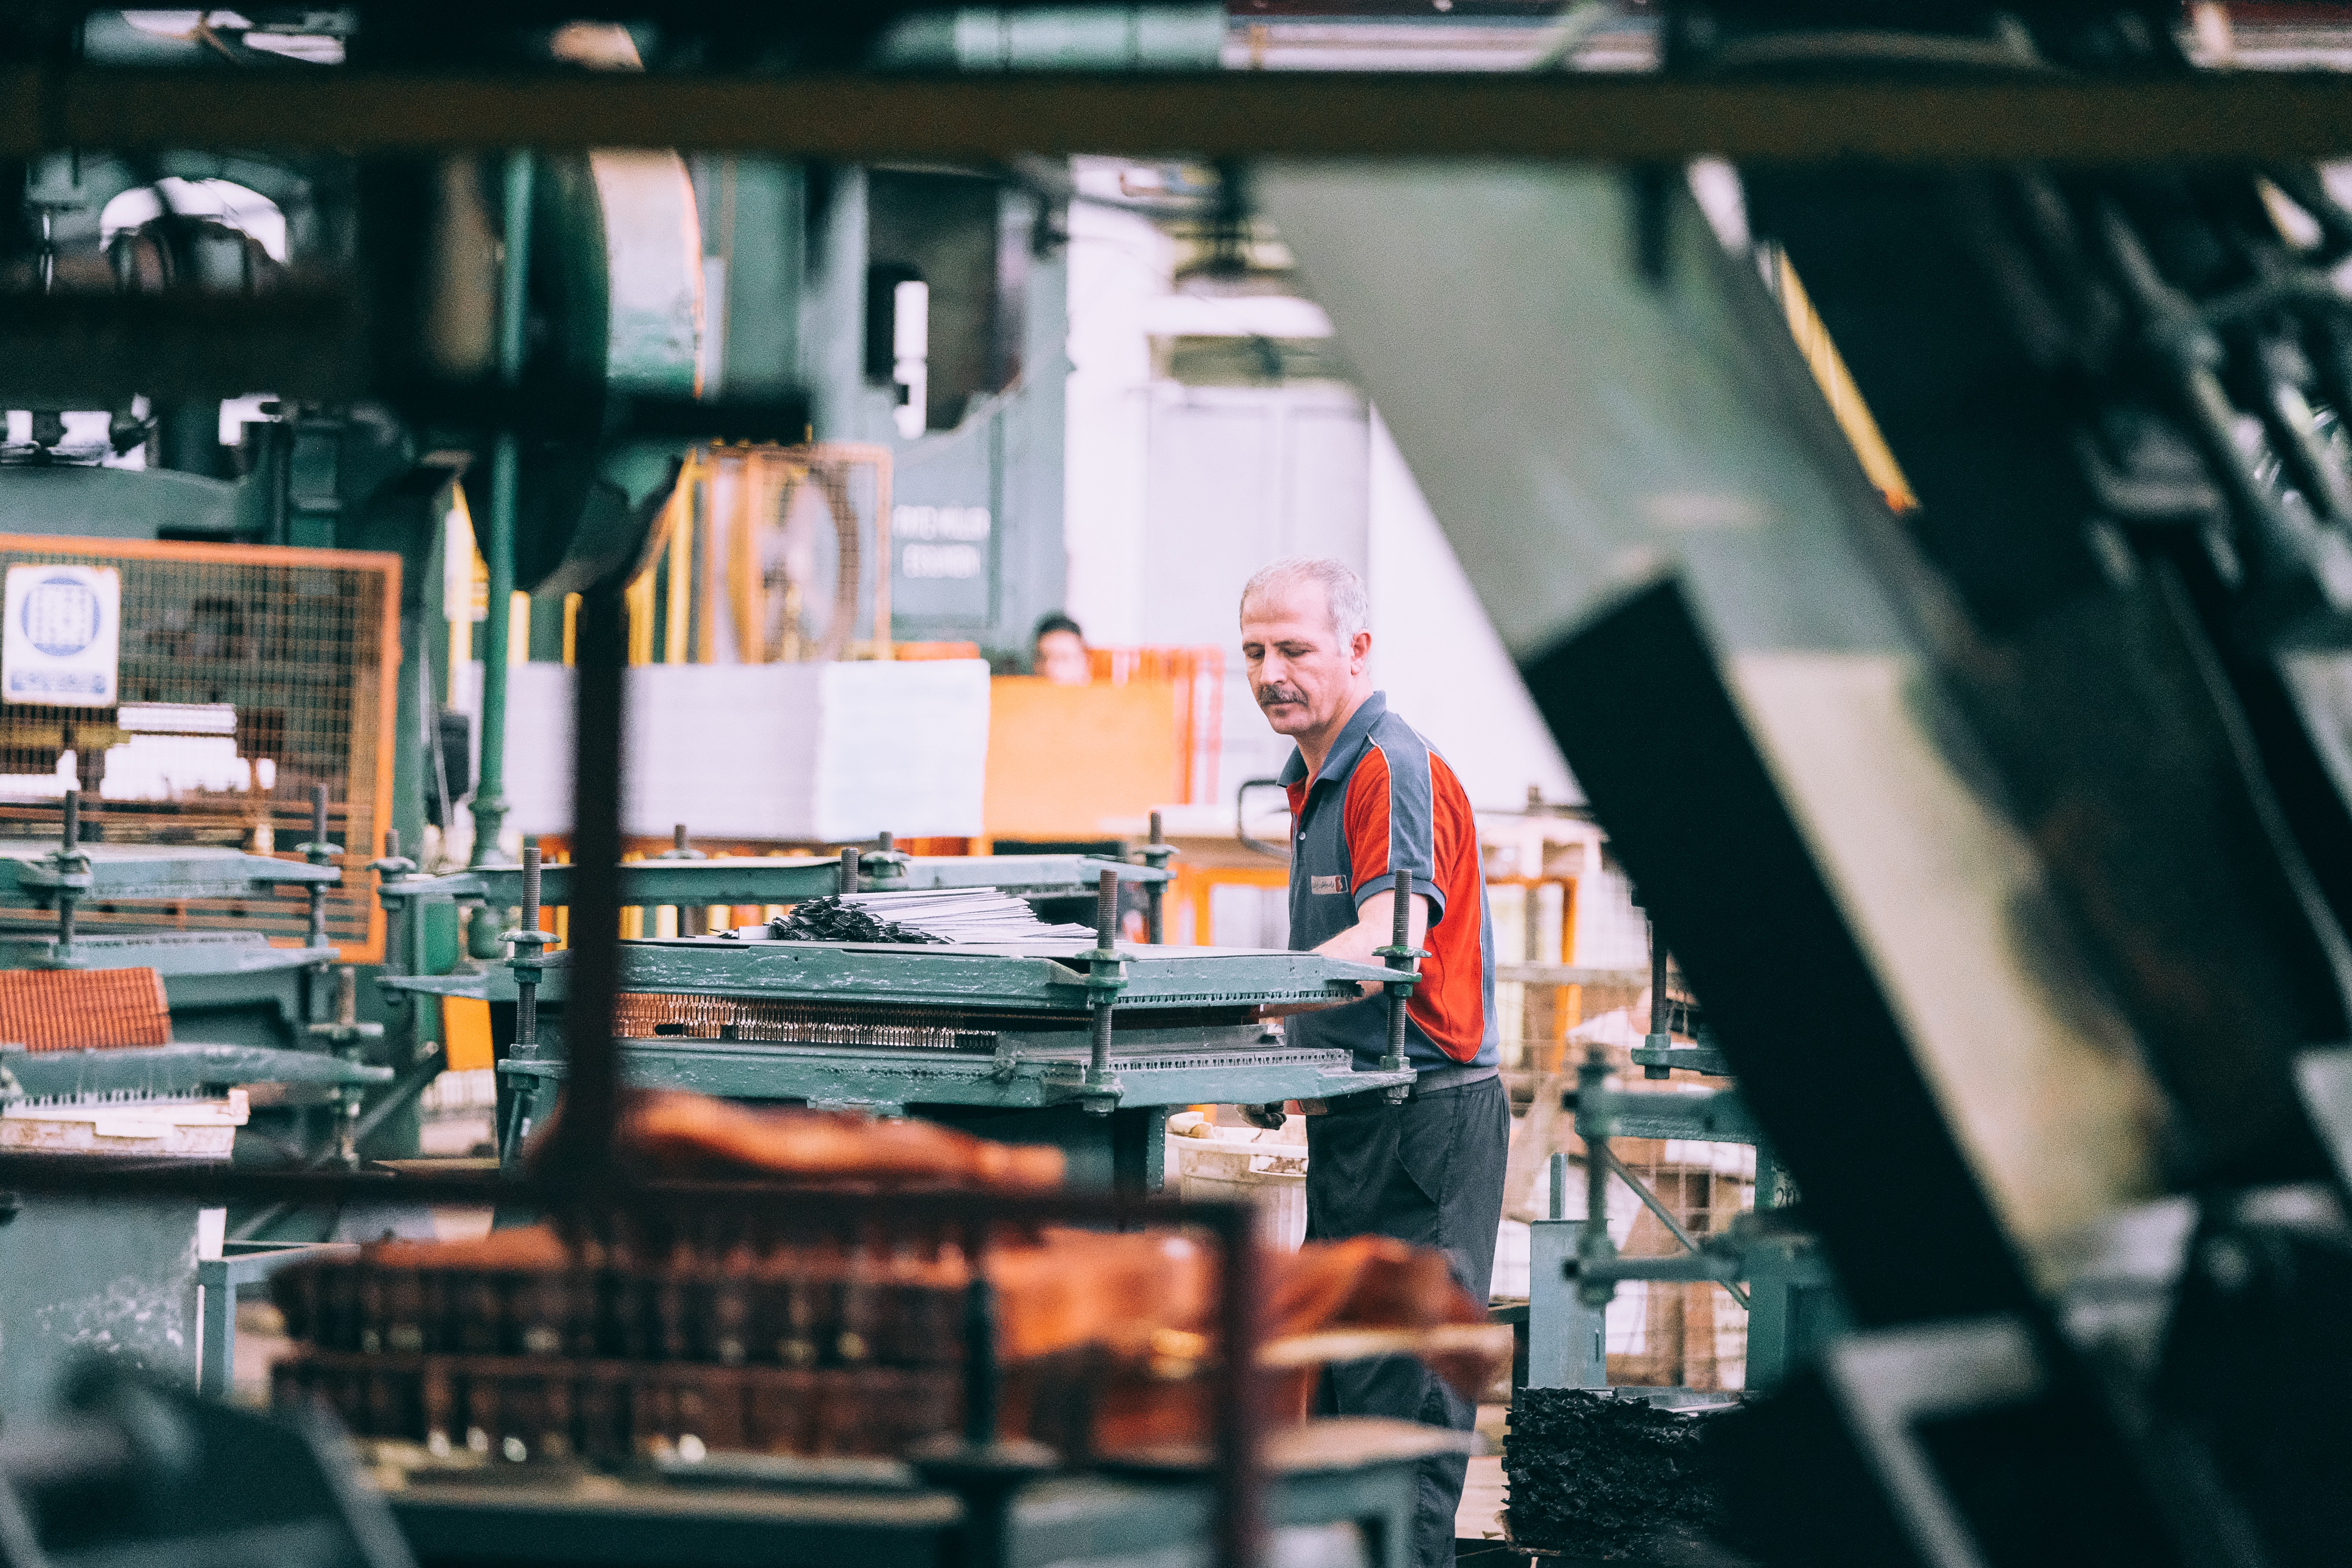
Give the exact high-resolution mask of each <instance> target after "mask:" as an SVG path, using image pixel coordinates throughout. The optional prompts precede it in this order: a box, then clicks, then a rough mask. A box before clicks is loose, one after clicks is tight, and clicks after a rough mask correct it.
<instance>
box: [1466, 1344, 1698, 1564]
mask: <svg viewBox="0 0 2352 1568" xmlns="http://www.w3.org/2000/svg"><path fill="white" fill-rule="evenodd" d="M1713 1419H1715V1417H1714V1416H1712V1415H1674V1414H1670V1413H1668V1412H1666V1411H1663V1410H1657V1409H1654V1408H1653V1407H1652V1406H1651V1405H1649V1404H1648V1403H1647V1402H1646V1401H1644V1400H1642V1399H1639V1398H1629V1399H1612V1398H1610V1397H1607V1396H1605V1395H1602V1394H1592V1393H1589V1392H1587V1391H1585V1390H1583V1389H1580V1388H1523V1389H1520V1390H1519V1391H1518V1392H1517V1394H1516V1395H1515V1396H1514V1397H1513V1399H1512V1403H1511V1415H1510V1422H1511V1429H1510V1436H1509V1437H1508V1438H1507V1440H1506V1441H1505V1443H1504V1445H1503V1474H1504V1476H1505V1478H1506V1479H1507V1480H1508V1481H1509V1483H1510V1506H1509V1510H1508V1514H1507V1518H1508V1520H1509V1522H1510V1529H1511V1539H1512V1541H1513V1542H1514V1543H1516V1544H1517V1545H1519V1546H1531V1547H1537V1548H1540V1549H1543V1550H1546V1551H1550V1552H1561V1553H1564V1554H1566V1555H1567V1556H1568V1557H1570V1558H1571V1559H1584V1558H1596V1559H1604V1560H1609V1561H1614V1562H1623V1563H1662V1564H1674V1565H1676V1568H1702V1565H1704V1568H1719V1565H1728V1564H1733V1563H1741V1562H1743V1561H1744V1559H1742V1558H1741V1557H1739V1556H1738V1555H1737V1554H1735V1553H1733V1552H1728V1551H1726V1550H1725V1549H1724V1548H1723V1547H1722V1546H1721V1545H1719V1544H1718V1543H1717V1540H1716V1531H1717V1530H1718V1529H1719V1528H1720V1526H1721V1522H1722V1518H1721V1516H1722V1499H1721V1492H1720V1487H1719V1484H1718V1479H1717V1473H1716V1472H1717V1459H1716V1457H1715V1454H1714V1451H1713V1445H1711V1444H1708V1443H1707V1442H1706V1429H1707V1426H1708V1425H1709V1423H1710V1422H1711V1421H1712V1420H1713Z"/></svg>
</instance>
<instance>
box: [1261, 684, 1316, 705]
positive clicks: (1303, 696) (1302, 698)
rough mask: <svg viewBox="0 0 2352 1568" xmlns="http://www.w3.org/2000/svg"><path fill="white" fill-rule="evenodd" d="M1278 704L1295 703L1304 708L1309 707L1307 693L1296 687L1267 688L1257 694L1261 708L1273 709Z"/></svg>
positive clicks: (1277, 686)
mask: <svg viewBox="0 0 2352 1568" xmlns="http://www.w3.org/2000/svg"><path fill="white" fill-rule="evenodd" d="M1278 702H1293V703H1296V704H1297V705H1298V706H1299V707H1301V708H1304V707H1306V706H1307V693H1305V692H1304V691H1301V690H1299V689H1298V688H1297V687H1295V686H1279V685H1276V686H1269V687H1266V688H1265V689H1263V690H1261V691H1259V692H1258V694H1257V705H1258V706H1259V707H1261V708H1271V707H1273V706H1274V705H1275V704H1276V703H1278Z"/></svg>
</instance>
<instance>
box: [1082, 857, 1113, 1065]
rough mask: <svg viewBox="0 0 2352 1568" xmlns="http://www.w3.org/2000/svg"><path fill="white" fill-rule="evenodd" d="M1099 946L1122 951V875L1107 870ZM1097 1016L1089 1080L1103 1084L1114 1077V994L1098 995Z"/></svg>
mask: <svg viewBox="0 0 2352 1568" xmlns="http://www.w3.org/2000/svg"><path fill="white" fill-rule="evenodd" d="M1095 946H1096V947H1097V948H1098V949H1100V950H1101V951H1102V952H1106V953H1109V952H1117V951H1118V872H1116V871H1110V870H1106V871H1105V872H1103V874H1102V876H1101V878H1100V879H1098V880H1097V882H1096V884H1095ZM1094 1004H1095V1014H1094V1018H1093V1019H1092V1022H1093V1024H1094V1039H1093V1042H1092V1050H1091V1052H1090V1054H1089V1055H1088V1057H1087V1078H1088V1079H1091V1080H1092V1081H1094V1082H1096V1083H1100V1082H1102V1081H1103V1080H1104V1079H1108V1077H1109V1076H1110V1015H1111V1005H1110V994H1109V993H1108V992H1107V991H1097V992H1096V993H1095V994H1094Z"/></svg>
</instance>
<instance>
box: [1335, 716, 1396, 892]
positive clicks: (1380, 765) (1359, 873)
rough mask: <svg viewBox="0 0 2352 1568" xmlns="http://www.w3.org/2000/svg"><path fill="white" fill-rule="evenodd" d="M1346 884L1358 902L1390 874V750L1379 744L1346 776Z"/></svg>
mask: <svg viewBox="0 0 2352 1568" xmlns="http://www.w3.org/2000/svg"><path fill="white" fill-rule="evenodd" d="M1341 820H1342V821H1343V822H1344V824H1345V826H1346V827H1347V830H1348V888H1349V891H1350V892H1351V893H1352V894H1353V895H1354V896H1355V898H1356V899H1357V900H1358V901H1359V902H1361V901H1362V900H1363V897H1364V889H1366V888H1367V887H1369V886H1370V885H1371V883H1372V882H1373V881H1374V880H1375V879H1378V878H1381V877H1385V876H1387V875H1388V874H1389V754H1388V753H1387V752H1383V751H1381V749H1380V748H1379V747H1378V746H1368V747H1366V748H1365V749H1364V755H1363V759H1362V760H1361V761H1360V762H1359V763H1357V764H1356V771H1355V772H1354V773H1350V774H1349V776H1348V809H1347V811H1346V813H1345V814H1344V816H1343V817H1342V819H1341Z"/></svg>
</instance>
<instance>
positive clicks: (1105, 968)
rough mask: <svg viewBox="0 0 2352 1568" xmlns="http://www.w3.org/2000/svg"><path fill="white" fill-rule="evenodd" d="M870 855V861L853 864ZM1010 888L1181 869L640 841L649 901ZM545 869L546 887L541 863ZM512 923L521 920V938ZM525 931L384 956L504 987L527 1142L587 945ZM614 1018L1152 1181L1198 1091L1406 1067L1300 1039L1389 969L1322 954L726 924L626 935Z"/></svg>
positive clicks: (813, 1098) (396, 980)
mask: <svg viewBox="0 0 2352 1568" xmlns="http://www.w3.org/2000/svg"><path fill="white" fill-rule="evenodd" d="M853 860H854V861H855V862H856V871H855V873H853V872H852V871H851V869H850V867H851V865H852V862H853ZM572 875H573V872H572V868H570V867H567V866H550V867H545V868H538V867H536V866H531V867H529V868H524V867H485V868H475V869H473V870H468V871H465V872H459V873H456V874H453V875H450V876H445V877H416V876H405V875H394V876H391V877H388V878H387V879H386V880H385V881H384V883H383V889H382V897H383V900H384V902H385V906H386V908H387V909H389V910H393V911H394V916H393V918H394V925H395V929H397V930H401V931H423V930H424V929H425V921H426V918H427V916H426V911H427V910H431V909H433V908H435V907H438V906H441V905H445V904H454V903H458V902H475V901H478V902H479V904H480V905H482V906H483V907H486V908H488V909H491V910H499V911H501V912H504V911H506V910H516V911H519V912H520V916H521V919H520V926H519V927H518V930H519V931H533V932H535V931H537V929H538V926H539V923H540V922H539V921H538V918H537V909H538V908H539V907H540V906H541V905H542V904H545V905H556V904H563V903H567V902H569V900H570V898H571V879H572ZM853 875H854V876H855V888H856V890H859V891H865V892H875V891H889V890H900V889H908V890H913V889H953V888H994V889H1000V890H1002V891H1005V892H1009V893H1016V894H1021V895H1025V896H1028V897H1038V898H1043V897H1062V898H1067V897H1073V896H1076V895H1080V894H1084V893H1086V892H1088V891H1095V892H1097V893H1099V892H1100V890H1101V888H1102V884H1103V880H1104V879H1105V878H1106V877H1107V876H1108V878H1110V879H1115V880H1118V881H1123V882H1128V883H1138V884H1142V885H1143V886H1145V887H1147V888H1156V887H1157V886H1159V885H1160V883H1161V882H1163V881H1164V880H1165V879H1166V877H1167V876H1168V873H1167V872H1166V871H1165V870H1163V869H1158V868H1152V867H1149V866H1137V865H1129V864H1124V863H1119V862H1115V861H1108V860H1101V859H1096V858H1089V857H1085V856H1077V855H1036V856H999V857H955V856H941V857H909V856H906V855H900V854H897V853H895V852H892V851H888V850H883V851H879V852H866V853H865V854H863V855H860V853H859V852H858V851H856V850H854V849H852V850H845V851H844V853H843V857H842V858H840V859H838V860H835V859H828V858H815V857H777V858H746V859H736V860H727V859H717V860H688V859H658V860H639V861H632V862H629V863H628V864H626V865H625V866H623V867H622V868H621V878H622V894H621V896H622V898H623V900H625V903H626V904H628V905H633V906H656V907H657V906H664V905H676V906H682V907H686V908H694V907H697V906H706V905H711V904H774V903H793V902H798V901H800V900H806V899H811V898H817V897H821V896H824V895H826V894H830V893H835V892H838V891H840V890H842V889H843V888H844V887H845V885H848V881H849V879H850V878H851V877H852V876H853ZM534 877H536V878H537V879H539V881H538V885H537V886H536V887H535V888H534V887H533V886H532V885H531V882H532V879H533V878H534ZM512 934H514V933H511V932H510V933H509V935H510V936H511V935H512ZM541 945H542V944H541V942H518V943H517V944H516V946H517V952H516V953H515V956H514V958H513V960H512V961H511V962H510V963H505V964H497V965H488V966H483V967H479V968H468V969H466V970H463V971H460V972H457V973H446V974H419V973H409V974H390V973H387V974H385V975H384V976H383V977H382V980H381V984H383V988H384V989H385V991H386V992H387V993H389V994H391V995H393V996H394V997H398V998H403V999H408V998H415V999H419V1000H422V999H425V998H438V997H446V996H462V997H470V998H474V999H477V1000H480V1001H484V1002H487V1003H488V1004H489V1005H490V1008H491V1018H492V1033H493V1037H494V1038H495V1039H496V1041H497V1042H498V1048H499V1057H500V1063H499V1070H500V1077H501V1079H502V1080H503V1081H502V1083H501V1086H500V1095H499V1100H500V1117H499V1129H500V1144H501V1149H502V1152H503V1153H504V1154H505V1156H506V1157H507V1158H508V1159H509V1160H511V1159H512V1158H513V1157H514V1155H515V1154H516V1153H517V1152H518V1151H519V1149H520V1144H521V1142H522V1141H523V1139H525V1138H526V1137H528V1136H529V1134H530V1130H531V1129H532V1128H534V1127H536V1126H539V1125H541V1124H543V1123H544V1122H545V1121H546V1120H547V1118H548V1116H549V1114H550V1113H551V1111H552V1110H553V1109H554V1107H555V1103H556V1099H557V1096H558V1093H559V1091H560V1089H561V1086H562V1080H563V1077H564V1071H565V1066H564V1059H563V1050H562V1019H561V1011H560V1009H561V1007H562V1003H563V1000H564V998H565V995H566V994H567V992H568V989H569V986H568V984H567V982H568V980H569V976H570V963H569V954H568V953H567V952H546V953H541V952H540V951H539V948H540V947H541ZM622 954H623V958H622V968H621V973H620V974H619V977H618V984H619V987H620V990H621V992H622V994H623V1003H622V1011H621V1015H620V1018H619V1021H618V1023H617V1024H616V1032H617V1034H618V1035H619V1036H620V1037H621V1039H622V1058H623V1062H624V1065H625V1071H626V1073H627V1074H628V1077H629V1080H630V1081H631V1082H633V1083H635V1084H636V1085H638V1086H640V1087H644V1088H656V1089H693V1090H696V1091H698V1092H700V1093H704V1094H713V1095H718V1096H720V1097H722V1098H726V1099H730V1100H755V1101H764V1102H771V1103H782V1104H803V1105H814V1106H820V1107H832V1108H843V1109H848V1108H856V1109H860V1110H869V1111H872V1112H874V1113H876V1114H879V1115H902V1114H908V1113H913V1114H919V1115H921V1116H924V1117H927V1118H929V1119H932V1120H936V1121H947V1122H950V1123H953V1124H955V1125H958V1126H961V1127H964V1128H967V1129H969V1130H971V1131H977V1132H981V1133H983V1134H985V1135H988V1136H992V1137H1001V1138H1004V1139H1008V1140H1012V1141H1015V1142H1050V1143H1055V1144H1058V1145H1060V1146H1061V1147H1063V1148H1064V1149H1065V1150H1066V1151H1067V1152H1068V1153H1069V1154H1070V1157H1071V1167H1072V1179H1073V1180H1074V1181H1076V1182H1079V1183H1081V1184H1088V1185H1093V1186H1098V1187H1099V1186H1109V1185H1113V1184H1123V1185H1131V1186H1139V1187H1142V1188H1146V1189H1151V1188H1157V1187H1158V1186H1160V1184H1161V1180H1162V1177H1163V1174H1164V1172H1163V1169H1162V1167H1163V1164H1164V1141H1163V1137H1162V1134H1163V1133H1164V1131H1165V1127H1166V1121H1167V1118H1168V1115H1169V1113H1170V1111H1171V1110H1173V1109H1181V1107H1183V1106H1186V1105H1196V1104H1203V1103H1209V1104H1263V1103H1266V1102H1269V1101H1279V1100H1322V1099H1331V1098H1335V1097H1338V1096H1341V1095H1347V1094H1355V1093H1360V1092H1364V1091H1366V1090H1370V1089H1385V1088H1388V1087H1390V1086H1391V1085H1393V1084H1397V1083H1402V1082H1405V1081H1407V1080H1408V1076H1409V1075H1407V1074H1403V1073H1388V1072H1374V1073H1367V1072H1358V1071H1355V1070H1353V1069H1352V1068H1351V1066H1350V1063H1349V1059H1348V1057H1347V1054H1346V1053H1345V1052H1341V1051H1328V1050H1307V1049H1301V1048H1297V1047H1290V1046H1286V1045H1285V1044H1283V1043H1282V1039H1281V1036H1280V1034H1279V1032H1278V1029H1277V1028H1276V1025H1275V1023H1274V1021H1273V1020H1274V1019H1275V1018H1276V1016H1279V1014H1280V1013H1282V1012H1286V1011H1296V1010H1298V1009H1301V1008H1307V1007H1319V1006H1328V1005H1333V1004H1334V1003H1336V1002H1344V1001H1351V1000H1354V999H1355V998H1356V997H1357V996H1358V995H1359V994H1360V993H1359V992H1358V991H1357V986H1358V984H1359V983H1362V982H1379V981H1381V980H1383V979H1384V978H1386V976H1387V973H1388V972H1387V971H1386V970H1383V969H1377V968H1373V967H1370V966H1367V965H1360V964H1351V963H1341V962H1339V961H1336V960H1331V959H1327V958H1321V957H1318V956H1317V955H1315V954H1312V953H1294V952H1255V951H1248V950H1241V949H1219V948H1161V947H1154V946H1150V945H1137V944H1130V943H1116V942H1115V943H1113V944H1112V945H1111V946H1109V947H1108V948H1105V947H1104V946H1103V944H1102V939H1101V937H1100V936H1099V935H1097V938H1096V940H1095V945H1094V946H1092V947H1089V946H1087V944H1086V943H1085V942H1084V941H1083V940H1076V939H1070V938H1061V939H1058V940H1054V941H1046V942H1024V943H1016V944H1012V945H1003V946H996V945H986V946H982V945H971V946H967V945H940V946H904V945H889V944H880V943H876V944H863V943H850V942H782V941H772V940H762V939H761V937H760V936H756V935H753V936H747V935H746V934H744V933H740V932H739V933H728V934H721V935H713V936H701V937H684V938H674V939H654V940H645V941H636V942H625V943H624V944H623V946H622Z"/></svg>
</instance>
